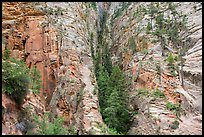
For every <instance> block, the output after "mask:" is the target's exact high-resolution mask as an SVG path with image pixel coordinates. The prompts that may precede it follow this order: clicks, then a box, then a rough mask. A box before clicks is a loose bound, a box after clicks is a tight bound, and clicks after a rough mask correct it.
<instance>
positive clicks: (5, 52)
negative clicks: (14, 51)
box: [2, 48, 11, 60]
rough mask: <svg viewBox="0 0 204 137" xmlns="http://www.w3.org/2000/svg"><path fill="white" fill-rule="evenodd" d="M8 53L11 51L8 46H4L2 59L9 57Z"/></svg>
mask: <svg viewBox="0 0 204 137" xmlns="http://www.w3.org/2000/svg"><path fill="white" fill-rule="evenodd" d="M10 54H11V51H10V50H9V48H6V49H5V51H4V53H3V55H2V57H3V59H4V60H7V59H9V56H10Z"/></svg>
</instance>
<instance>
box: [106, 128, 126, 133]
mask: <svg viewBox="0 0 204 137" xmlns="http://www.w3.org/2000/svg"><path fill="white" fill-rule="evenodd" d="M108 133H109V135H123V134H122V133H118V131H117V130H116V129H115V128H108Z"/></svg>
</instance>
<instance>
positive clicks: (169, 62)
mask: <svg viewBox="0 0 204 137" xmlns="http://www.w3.org/2000/svg"><path fill="white" fill-rule="evenodd" d="M166 61H167V62H168V64H169V65H173V63H174V57H173V55H172V53H169V55H168V57H167V59H166Z"/></svg>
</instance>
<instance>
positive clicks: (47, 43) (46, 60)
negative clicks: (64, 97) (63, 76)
mask: <svg viewBox="0 0 204 137" xmlns="http://www.w3.org/2000/svg"><path fill="white" fill-rule="evenodd" d="M3 9H4V10H3V17H2V20H3V23H2V29H3V30H2V31H3V32H2V33H3V37H4V39H5V41H6V43H7V46H8V47H9V49H10V50H11V56H12V57H15V58H20V59H24V60H25V61H26V64H27V66H28V67H29V68H32V67H33V66H36V67H37V69H38V70H40V73H41V76H42V81H43V83H42V88H41V96H42V97H43V95H44V96H47V101H48V102H49V101H50V98H51V96H52V92H53V91H54V89H55V87H56V82H57V77H56V76H55V75H56V74H55V72H56V70H57V67H58V66H59V63H58V64H57V55H58V45H57V42H56V40H55V39H56V32H55V30H54V29H52V28H49V27H47V28H43V27H42V26H41V23H42V22H44V21H45V18H44V15H45V13H43V12H41V11H39V10H36V9H35V8H34V3H18V2H11V3H9V2H8V3H6V2H5V3H3ZM53 57H55V58H53ZM44 93H45V94H44Z"/></svg>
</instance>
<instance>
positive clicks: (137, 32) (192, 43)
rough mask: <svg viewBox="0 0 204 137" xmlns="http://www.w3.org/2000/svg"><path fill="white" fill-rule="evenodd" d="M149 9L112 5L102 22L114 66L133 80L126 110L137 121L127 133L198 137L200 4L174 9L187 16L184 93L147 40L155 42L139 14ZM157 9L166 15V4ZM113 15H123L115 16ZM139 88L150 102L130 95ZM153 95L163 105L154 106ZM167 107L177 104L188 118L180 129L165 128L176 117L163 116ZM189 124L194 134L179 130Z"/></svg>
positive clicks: (137, 5)
mask: <svg viewBox="0 0 204 137" xmlns="http://www.w3.org/2000/svg"><path fill="white" fill-rule="evenodd" d="M149 4H150V3H142V2H139V3H131V4H130V5H129V6H126V9H125V8H124V7H125V6H124V5H125V4H124V3H114V4H111V7H110V10H109V18H108V22H107V26H108V29H109V31H108V32H109V33H108V35H107V41H111V42H109V44H110V47H111V52H112V54H113V55H115V57H114V59H116V60H114V62H120V63H121V64H122V66H121V67H122V68H123V70H124V71H126V72H127V75H129V76H130V77H132V87H133V89H132V90H130V95H132V100H131V102H132V103H131V105H132V107H133V108H134V109H136V110H137V109H139V114H138V115H139V116H135V119H134V118H133V124H132V126H131V127H130V130H129V132H128V133H129V134H201V132H200V131H201V130H200V129H202V127H201V125H202V124H201V122H198V121H196V120H195V119H196V117H199V118H200V115H201V114H202V105H201V102H202V97H201V96H202V89H201V87H202V84H201V82H202V79H201V77H202V65H201V64H202V36H201V34H202V21H201V17H202V11H201V10H202V8H201V3H189V2H186V3H175V4H176V5H178V7H177V8H176V10H177V11H179V12H182V13H183V14H186V15H187V26H188V27H189V26H191V27H189V32H188V36H187V37H188V38H189V40H188V41H187V40H186V41H185V42H186V43H187V45H188V46H189V47H190V48H189V50H188V51H187V52H186V54H185V56H184V58H185V59H186V60H185V62H184V67H183V71H184V87H183V88H184V89H182V88H181V87H180V83H181V82H180V80H179V77H173V76H172V75H171V74H170V73H169V70H168V67H167V62H166V61H165V58H164V57H162V56H161V54H162V52H161V50H160V49H161V46H160V44H159V43H153V42H152V39H154V38H153V37H152V36H151V35H148V34H146V26H147V22H148V21H147V20H148V19H149V18H150V17H149V16H148V15H145V14H144V12H142V11H144V10H143V9H148V8H149V7H148V6H149ZM159 5H160V6H161V7H162V8H163V9H165V7H166V5H167V3H159ZM121 7H122V8H121ZM117 9H120V10H123V9H125V10H124V11H123V12H122V13H121V14H120V15H118V14H117V13H118V10H117ZM138 11H140V12H138ZM165 12H166V13H167V14H166V13H165ZM165 12H164V14H165V15H168V14H169V13H168V10H167V11H165ZM135 15H136V16H135ZM113 17H115V18H113ZM153 23H154V22H153ZM110 24H111V25H110ZM131 38H132V39H133V41H134V42H135V45H133V48H136V51H137V52H136V53H134V52H133V50H132V49H131V48H132V47H129V46H130V40H131ZM134 46H135V47H134ZM144 49H148V51H146V52H145V51H144ZM173 53H174V52H173ZM139 60H140V61H139ZM158 68H159V70H158ZM158 71H161V75H158ZM141 88H146V89H147V90H148V96H149V97H145V98H143V99H141V98H140V99H139V98H138V97H135V96H138V95H135V90H138V89H141ZM155 89H159V90H160V91H162V92H163V93H164V94H165V97H166V99H163V100H159V99H156V100H155V99H154V97H151V94H152V92H153V90H155ZM144 102H146V103H144ZM167 102H173V103H180V102H181V105H182V108H183V109H185V110H186V111H188V113H189V115H188V116H181V119H182V120H183V121H182V122H181V121H180V122H179V124H180V126H179V128H178V129H176V130H171V128H170V126H169V125H171V123H172V122H173V121H174V120H175V119H176V115H174V114H173V113H172V112H171V111H169V112H168V111H167V109H166V106H165V105H166V103H167ZM189 108H190V109H189ZM189 111H191V112H189ZM192 112H193V113H192ZM145 114H146V115H145ZM188 118H189V119H191V120H192V121H193V123H196V124H195V125H196V126H197V127H199V128H198V129H196V128H194V129H192V131H190V129H189V128H188V129H187V131H186V132H185V131H184V130H183V129H185V128H183V127H191V126H190V125H189V123H190V122H189V121H188V120H187V119H188ZM192 121H191V122H192ZM147 123H148V124H147ZM150 129H151V130H150Z"/></svg>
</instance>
